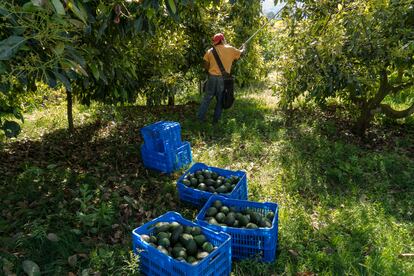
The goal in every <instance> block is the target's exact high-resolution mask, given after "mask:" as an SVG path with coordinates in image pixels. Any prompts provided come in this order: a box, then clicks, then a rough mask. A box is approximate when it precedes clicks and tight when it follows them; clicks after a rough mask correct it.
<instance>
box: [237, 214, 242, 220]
mask: <svg viewBox="0 0 414 276" xmlns="http://www.w3.org/2000/svg"><path fill="white" fill-rule="evenodd" d="M241 217H243V214H242V213H239V212H237V213H236V219H237V220H240V218H241Z"/></svg>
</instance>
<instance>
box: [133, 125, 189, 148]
mask: <svg viewBox="0 0 414 276" xmlns="http://www.w3.org/2000/svg"><path fill="white" fill-rule="evenodd" d="M141 134H142V137H143V138H144V144H145V147H146V148H147V149H148V150H149V151H156V152H167V151H169V150H170V149H176V148H178V147H180V146H181V145H182V142H181V126H180V124H179V123H177V122H168V121H160V122H157V123H154V124H151V125H148V126H145V127H143V128H141Z"/></svg>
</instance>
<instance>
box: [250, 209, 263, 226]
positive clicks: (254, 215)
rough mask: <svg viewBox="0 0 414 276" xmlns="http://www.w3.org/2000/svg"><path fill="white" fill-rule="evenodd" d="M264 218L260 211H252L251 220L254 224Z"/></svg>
mask: <svg viewBox="0 0 414 276" xmlns="http://www.w3.org/2000/svg"><path fill="white" fill-rule="evenodd" d="M261 219H262V216H261V215H260V214H259V213H256V212H252V213H251V214H250V221H251V222H253V223H254V224H259V222H260V220H261Z"/></svg>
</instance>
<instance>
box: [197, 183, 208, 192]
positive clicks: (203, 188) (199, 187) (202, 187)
mask: <svg viewBox="0 0 414 276" xmlns="http://www.w3.org/2000/svg"><path fill="white" fill-rule="evenodd" d="M197 189H199V190H201V191H206V190H207V185H206V184H204V183H200V184H199V185H198V186H197Z"/></svg>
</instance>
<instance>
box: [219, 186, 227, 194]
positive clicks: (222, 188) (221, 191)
mask: <svg viewBox="0 0 414 276" xmlns="http://www.w3.org/2000/svg"><path fill="white" fill-rule="evenodd" d="M216 192H217V193H219V194H225V193H227V188H226V186H224V185H221V186H220V187H218V188H217V189H216Z"/></svg>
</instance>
